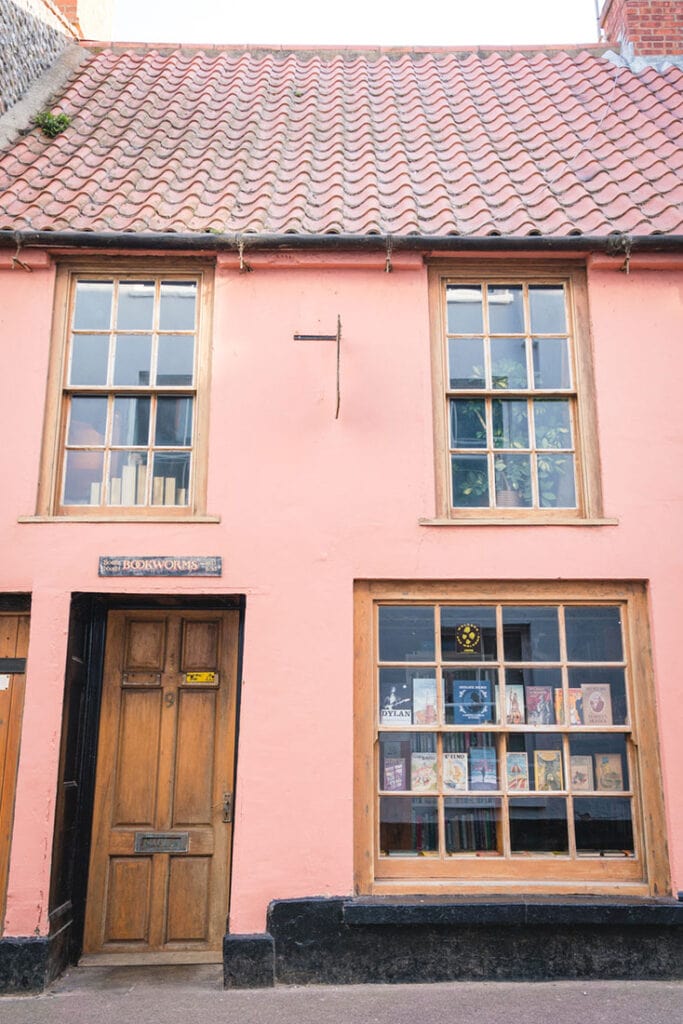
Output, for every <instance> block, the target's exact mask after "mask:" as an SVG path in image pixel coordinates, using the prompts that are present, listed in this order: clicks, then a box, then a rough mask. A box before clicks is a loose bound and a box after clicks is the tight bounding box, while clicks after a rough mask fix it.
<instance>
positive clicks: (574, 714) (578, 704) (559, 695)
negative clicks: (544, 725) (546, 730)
mask: <svg viewBox="0 0 683 1024" xmlns="http://www.w3.org/2000/svg"><path fill="white" fill-rule="evenodd" d="M567 692H568V693H569V723H568V724H569V725H581V724H582V723H583V711H582V708H583V694H582V692H581V687H580V686H570V687H569V690H568V691H567ZM555 721H556V722H557V724H558V725H565V721H564V693H563V692H562V690H560V689H558V690H555Z"/></svg>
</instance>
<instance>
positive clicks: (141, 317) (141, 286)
mask: <svg viewBox="0 0 683 1024" xmlns="http://www.w3.org/2000/svg"><path fill="white" fill-rule="evenodd" d="M153 323H154V281H121V283H120V284H119V303H118V310H117V316H116V326H117V327H118V329H119V330H120V331H151V329H152V326H153Z"/></svg>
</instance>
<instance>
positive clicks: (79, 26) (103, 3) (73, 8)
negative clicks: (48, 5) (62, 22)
mask: <svg viewBox="0 0 683 1024" xmlns="http://www.w3.org/2000/svg"><path fill="white" fill-rule="evenodd" d="M53 3H54V5H55V7H58V8H59V10H60V11H61V12H62V14H63V15H64V17H65V18H67V19H68V20H69V21H70V22H71V24H72V25H73V26H74V28H75V29H76V31H77V32H78V35H79V36H80V38H81V39H100V40H110V39H111V36H112V22H113V16H114V0H53Z"/></svg>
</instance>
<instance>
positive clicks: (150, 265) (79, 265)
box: [26, 258, 215, 522]
mask: <svg viewBox="0 0 683 1024" xmlns="http://www.w3.org/2000/svg"><path fill="white" fill-rule="evenodd" d="M84 278H85V279H87V280H97V279H102V280H110V279H112V278H119V279H121V278H124V279H125V280H133V281H134V280H140V281H144V280H150V279H152V278H153V279H156V280H158V279H160V278H162V279H164V280H171V281H172V280H187V279H191V280H196V282H197V332H196V345H197V353H196V380H195V383H194V385H193V386H192V387H191V388H184V387H183V388H180V389H178V390H179V391H182V392H184V391H188V393H189V391H192V393H193V397H194V401H195V403H196V408H195V412H194V435H193V441H192V447H191V452H192V460H191V467H192V468H191V477H190V491H191V497H190V501H189V503H188V504H187V505H184V506H181V505H161V504H157V505H152V504H149V505H107V506H99V507H98V506H92V505H63V504H61V503H60V492H61V484H62V474H63V463H64V459H63V455H64V448H65V443H66V427H67V418H68V417H67V411H68V402H69V396H70V394H71V389H70V388H69V386H68V384H67V380H66V373H67V364H68V353H69V331H70V325H71V318H72V312H73V302H74V295H75V286H76V282H77V281H78V280H79V279H84ZM213 288H214V273H213V265H212V264H209V263H207V262H205V261H204V262H201V261H197V260H188V259H180V260H173V261H172V262H171V261H163V262H162V261H160V260H159V259H143V258H140V259H120V258H119V259H117V258H113V259H109V260H95V259H90V260H87V261H86V260H70V261H67V260H65V261H63V262H62V263H60V265H59V266H58V268H57V276H56V282H55V299H54V313H53V324H52V337H51V348H50V360H49V368H48V381H47V397H46V410H45V421H44V429H43V441H42V454H41V464H40V480H39V485H38V500H37V507H36V516H35V517H26V518H27V519H28V520H29V521H30V520H31V519H38V520H41V519H48V520H55V519H57V520H77V521H80V522H83V521H93V522H98V521H103V520H104V521H109V520H116V521H121V520H131V521H136V522H139V521H167V520H187V519H209V518H210V519H212V520H213V519H214V518H215V517H207V516H206V491H207V468H208V442H207V439H208V424H209V381H210V357H211V337H210V327H211V322H212V312H213ZM94 390H97V389H94ZM101 390H102V391H103V393H104V392H105V389H101ZM115 390H116V389H115V387H114V386H111V387H108V388H107V389H106V392H107V393H113V392H114V391H115ZM152 390H153V389H150V393H151V391H152Z"/></svg>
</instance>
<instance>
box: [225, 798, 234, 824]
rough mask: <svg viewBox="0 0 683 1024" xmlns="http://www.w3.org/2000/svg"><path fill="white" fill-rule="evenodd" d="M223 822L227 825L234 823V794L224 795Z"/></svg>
mask: <svg viewBox="0 0 683 1024" xmlns="http://www.w3.org/2000/svg"><path fill="white" fill-rule="evenodd" d="M223 821H224V823H225V824H226V825H229V824H230V822H231V821H232V793H224V794H223Z"/></svg>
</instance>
